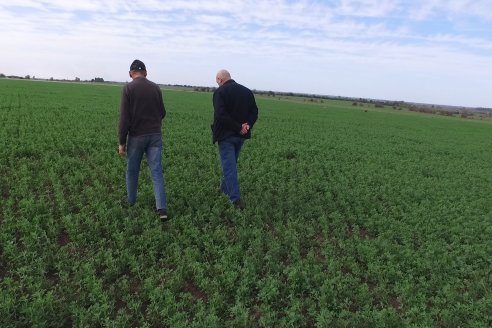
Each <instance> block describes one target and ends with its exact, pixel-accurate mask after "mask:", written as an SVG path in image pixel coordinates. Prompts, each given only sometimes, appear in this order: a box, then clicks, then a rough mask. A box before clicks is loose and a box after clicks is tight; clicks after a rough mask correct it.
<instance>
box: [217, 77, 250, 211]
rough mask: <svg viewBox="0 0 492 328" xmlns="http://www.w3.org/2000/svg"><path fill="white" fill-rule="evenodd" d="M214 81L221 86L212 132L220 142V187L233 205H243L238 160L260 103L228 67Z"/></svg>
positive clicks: (240, 206) (239, 207)
mask: <svg viewBox="0 0 492 328" xmlns="http://www.w3.org/2000/svg"><path fill="white" fill-rule="evenodd" d="M215 81H216V82H217V84H218V85H219V88H218V89H217V90H215V92H214V96H213V105H214V121H213V125H212V134H213V142H214V143H216V142H217V143H218V144H219V155H220V161H221V164H222V172H223V177H222V182H221V185H220V190H221V191H222V192H223V193H224V194H226V195H227V196H228V197H229V199H230V200H231V202H232V203H233V204H234V207H236V208H238V209H243V208H244V203H243V202H242V201H241V195H240V193H239V181H238V178H237V160H238V158H239V152H240V151H241V147H242V146H243V143H244V141H245V139H249V138H251V129H252V128H253V125H254V124H255V122H256V120H257V118H258V107H257V106H256V101H255V97H254V95H253V92H251V90H249V89H248V88H246V87H245V86H242V85H241V84H238V83H236V81H234V80H233V79H231V75H230V74H229V72H228V71H226V70H220V71H219V72H217V75H216V77H215Z"/></svg>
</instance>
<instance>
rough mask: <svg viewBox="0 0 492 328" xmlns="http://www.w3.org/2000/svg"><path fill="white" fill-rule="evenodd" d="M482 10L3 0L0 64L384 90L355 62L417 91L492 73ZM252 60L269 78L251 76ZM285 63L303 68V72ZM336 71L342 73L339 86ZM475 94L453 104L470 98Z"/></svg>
mask: <svg viewBox="0 0 492 328" xmlns="http://www.w3.org/2000/svg"><path fill="white" fill-rule="evenodd" d="M465 9H466V10H465ZM491 15H492V2H489V1H480V0H479V1H467V0H455V1H451V2H449V1H442V0H425V1H424V0H416V1H415V2H411V3H410V2H408V1H403V0H380V1H377V0H333V1H327V2H321V1H307V0H305V1H295V2H293V1H287V0H274V1H252V0H247V1H239V0H228V1H227V0H217V1H198V0H191V1H179V0H178V1H158V0H146V1H116V0H109V1H96V0H91V1H81V2H69V1H46V0H41V1H29V0H20V1H16V2H15V5H13V4H12V5H11V4H0V38H1V39H2V48H3V49H8V50H6V51H4V50H2V52H1V53H0V59H1V62H9V63H14V64H12V65H10V67H8V68H5V67H0V72H1V73H7V74H19V75H25V74H31V75H38V76H45V77H47V76H52V75H54V76H55V77H57V78H65V77H66V78H73V77H74V76H79V77H81V78H83V79H85V78H92V77H94V76H104V77H105V78H106V79H111V80H121V79H127V75H126V73H127V72H126V70H127V69H128V68H127V66H128V64H129V61H131V60H133V59H134V58H137V57H138V58H141V59H142V60H144V61H148V62H149V65H148V66H149V67H155V68H156V69H155V70H153V71H152V74H151V76H153V77H155V78H156V79H157V80H158V81H162V82H163V83H164V82H165V83H181V84H197V85H198V84H202V85H213V79H211V78H210V76H211V75H213V74H215V70H216V69H218V68H220V67H224V66H228V67H236V68H237V74H238V75H240V76H241V75H242V76H244V77H247V79H248V82H249V83H251V84H252V85H253V86H256V88H265V89H271V90H281V89H283V88H284V89H285V90H286V91H301V92H309V90H312V92H316V93H328V94H333V93H336V94H342V95H343V93H346V94H348V95H353V96H357V94H358V93H360V94H362V93H366V92H367V91H368V90H370V91H373V92H375V93H376V91H377V90H379V91H377V93H378V96H379V94H381V95H382V96H384V90H388V92H389V90H394V89H395V87H394V86H393V85H389V84H388V83H383V80H384V79H381V81H379V80H378V82H377V83H372V84H371V88H368V87H367V85H366V86H364V84H363V83H361V82H359V81H357V82H354V83H350V79H351V78H352V76H353V75H352V74H355V73H354V72H358V73H357V74H358V75H357V77H360V79H362V80H369V79H371V78H374V76H378V77H380V76H384V77H386V80H388V79H390V78H394V77H399V76H405V77H407V80H408V81H413V83H414V87H413V88H414V89H418V88H419V85H420V84H421V80H420V78H421V77H422V76H429V75H430V76H433V80H436V81H438V80H439V76H441V77H442V83H446V85H452V84H453V83H454V84H455V85H456V86H457V87H463V86H462V85H460V83H459V82H457V81H453V79H451V78H450V76H453V77H454V78H456V76H463V77H467V78H466V80H467V81H472V80H473V77H474V76H475V77H476V79H478V78H480V79H483V77H484V76H485V75H487V74H489V75H490V73H491V71H490V70H491V68H490V67H492V59H491V58H492V54H491V49H492V40H491V37H490V36H489V35H488V33H485V32H483V31H484V30H487V31H488V24H489V20H490V18H491ZM464 27H466V28H464ZM457 31H459V32H457ZM475 32H476V33H475ZM94 63H98V65H94ZM159 67H160V68H159ZM6 69H8V70H9V71H7V70H6ZM257 70H259V71H266V72H270V74H268V75H269V76H272V77H271V78H263V77H261V78H260V77H256V78H257V80H256V81H255V74H254V72H255V71H257ZM2 71H3V72H2ZM210 71H212V73H211V74H210ZM290 71H295V72H297V73H298V74H302V73H303V72H307V73H308V75H309V76H310V77H311V79H310V80H311V81H312V82H310V81H304V80H299V79H297V78H295V77H294V76H292V75H290V74H289V72H290ZM344 72H352V73H351V74H348V75H347V76H345V75H344ZM334 73H337V74H340V75H343V77H339V78H337V81H339V83H338V84H337V83H334V82H332V79H333V74H334ZM323 74H328V75H329V76H328V77H326V76H324V75H323ZM407 80H406V81H407ZM462 80H465V78H462V79H460V81H462ZM327 81H328V82H327ZM408 81H407V82H406V88H409V87H410V86H408V85H409V84H410V82H408ZM378 85H380V86H381V87H380V88H379V89H378V87H377V86H378ZM489 86H490V85H489ZM356 87H357V88H356ZM323 88H325V89H323ZM350 88H354V89H350ZM449 88H451V86H450V87H449ZM481 88H482V87H477V88H476V89H477V90H481ZM444 89H446V88H443V90H444ZM336 90H339V91H338V92H334V91H336ZM461 93H462V94H464V92H461ZM408 94H411V95H414V94H418V92H413V91H412V92H411V91H408ZM474 94H475V93H474V91H470V96H468V97H467V98H466V99H469V100H463V101H462V102H465V101H470V103H471V102H472V101H475V100H476V99H479V98H478V97H477V96H473V95H474ZM364 96H365V97H370V96H371V95H368V94H364ZM427 96H428V95H427ZM454 96H455V95H453V97H454ZM462 96H463V97H465V96H466V94H465V95H462ZM374 97H376V94H375V95H374ZM450 97H451V96H450ZM480 97H482V98H480V99H483V100H481V102H483V103H485V102H487V101H488V100H486V99H485V97H484V96H480ZM398 98H404V97H398ZM463 99H465V98H463ZM408 100H411V99H408ZM416 100H419V101H422V99H416ZM431 100H432V99H431V98H429V101H431ZM456 101H458V100H456ZM481 105H483V104H481Z"/></svg>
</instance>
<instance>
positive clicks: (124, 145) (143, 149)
mask: <svg viewBox="0 0 492 328" xmlns="http://www.w3.org/2000/svg"><path fill="white" fill-rule="evenodd" d="M129 74H130V77H131V78H132V82H130V83H128V84H127V85H125V87H124V88H123V92H122V95H121V106H120V119H119V129H118V138H119V150H118V152H119V154H120V155H121V156H124V155H126V156H127V171H126V187H127V192H128V203H129V204H130V205H133V204H134V203H135V202H136V201H137V186H138V176H139V173H140V163H141V161H142V157H143V154H144V153H145V154H146V156H147V164H148V165H149V168H150V172H151V174H152V182H153V186H154V195H155V204H156V209H157V211H158V213H159V217H160V218H161V220H162V221H167V220H168V216H167V199H166V189H165V182H164V174H163V172H162V161H161V157H162V134H161V125H162V120H163V119H164V116H166V109H165V107H164V101H163V99H162V91H161V88H160V87H159V86H158V85H157V84H155V83H153V82H151V81H149V80H147V70H146V68H145V64H144V63H143V62H141V61H140V60H138V59H136V60H134V61H133V63H132V64H131V66H130V72H129Z"/></svg>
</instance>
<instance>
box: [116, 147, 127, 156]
mask: <svg viewBox="0 0 492 328" xmlns="http://www.w3.org/2000/svg"><path fill="white" fill-rule="evenodd" d="M118 154H120V156H125V155H126V145H119V146H118Z"/></svg>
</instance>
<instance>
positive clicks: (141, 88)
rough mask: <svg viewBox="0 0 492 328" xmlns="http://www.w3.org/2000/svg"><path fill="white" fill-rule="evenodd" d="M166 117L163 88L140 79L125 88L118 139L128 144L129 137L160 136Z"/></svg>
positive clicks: (142, 78) (122, 96)
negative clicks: (163, 120)
mask: <svg viewBox="0 0 492 328" xmlns="http://www.w3.org/2000/svg"><path fill="white" fill-rule="evenodd" d="M164 116H166V109H165V108H164V101H163V99H162V91H161V88H160V87H159V86H158V85H157V84H155V83H154V82H151V81H149V80H147V78H145V77H139V78H136V79H135V80H133V81H132V82H130V83H128V84H127V85H125V86H124V88H123V92H122V94H121V106H120V121H119V127H118V139H119V143H120V145H125V144H126V138H127V135H130V136H141V135H146V134H160V133H161V125H162V119H163V118H164Z"/></svg>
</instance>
